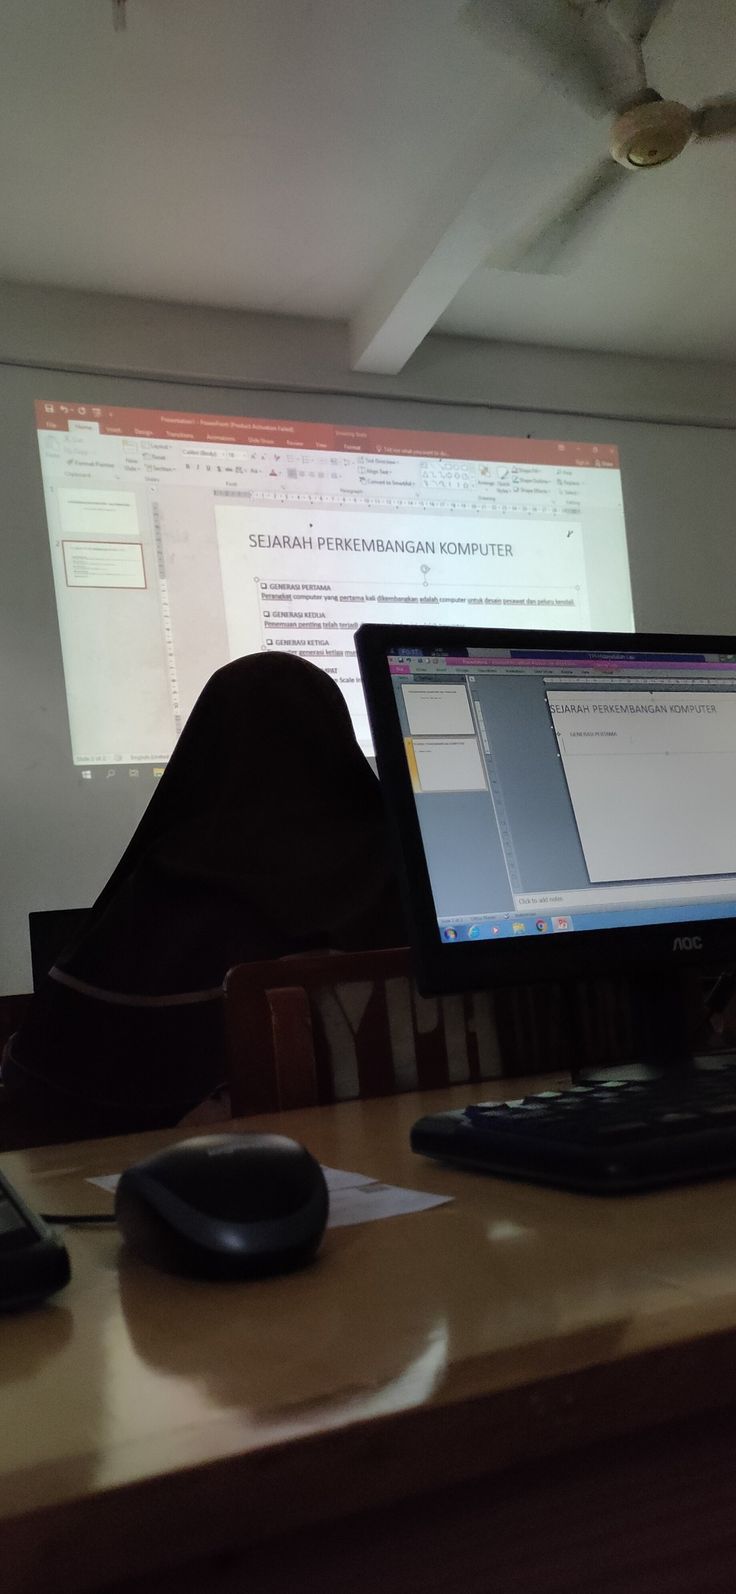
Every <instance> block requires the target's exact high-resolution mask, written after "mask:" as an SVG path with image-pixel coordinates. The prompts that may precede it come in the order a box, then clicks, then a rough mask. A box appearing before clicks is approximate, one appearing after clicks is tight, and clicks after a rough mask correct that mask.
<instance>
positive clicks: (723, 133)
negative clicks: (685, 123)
mask: <svg viewBox="0 0 736 1594" xmlns="http://www.w3.org/2000/svg"><path fill="white" fill-rule="evenodd" d="M693 134H694V136H695V138H734V137H736V94H723V95H721V97H720V99H717V100H706V102H705V105H699V106H698V109H697V111H693Z"/></svg>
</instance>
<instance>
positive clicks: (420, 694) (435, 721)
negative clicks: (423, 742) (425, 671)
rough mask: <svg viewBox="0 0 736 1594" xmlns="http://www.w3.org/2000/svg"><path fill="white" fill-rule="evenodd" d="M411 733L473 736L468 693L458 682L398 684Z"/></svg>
mask: <svg viewBox="0 0 736 1594" xmlns="http://www.w3.org/2000/svg"><path fill="white" fill-rule="evenodd" d="M401 694H402V697H403V699H404V707H405V709H406V717H407V720H408V722H409V730H410V731H411V734H412V736H423V735H424V736H442V735H448V736H451V735H453V734H454V735H455V736H474V735H475V726H474V724H473V716H472V713H471V711H470V703H469V701H468V693H467V690H466V688H465V686H464V685H462V686H402V688H401Z"/></svg>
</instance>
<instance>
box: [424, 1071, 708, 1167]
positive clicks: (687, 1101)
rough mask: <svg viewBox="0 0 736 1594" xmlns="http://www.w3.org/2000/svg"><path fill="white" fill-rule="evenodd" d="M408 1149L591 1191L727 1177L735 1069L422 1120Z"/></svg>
mask: <svg viewBox="0 0 736 1594" xmlns="http://www.w3.org/2000/svg"><path fill="white" fill-rule="evenodd" d="M411 1144H412V1147H413V1149H414V1150H415V1151H418V1152H421V1153H423V1154H424V1155H425V1156H429V1157H436V1158H440V1159H441V1160H442V1161H445V1162H451V1163H457V1164H462V1165H463V1166H466V1167H472V1168H479V1169H483V1170H485V1171H486V1172H487V1173H494V1174H500V1175H501V1176H503V1177H506V1178H517V1179H528V1180H533V1181H534V1182H536V1183H541V1184H550V1185H559V1186H561V1187H562V1188H563V1189H571V1190H587V1191H590V1192H594V1193H595V1192H598V1193H600V1194H606V1193H609V1194H611V1195H616V1194H623V1193H625V1192H627V1191H633V1190H646V1189H650V1188H653V1187H655V1186H657V1185H667V1184H678V1183H682V1182H685V1181H687V1180H691V1179H703V1178H713V1177H715V1176H716V1175H719V1174H726V1173H731V1172H733V1171H735V1170H736V1062H735V1061H733V1060H731V1059H729V1061H728V1063H727V1064H723V1063H721V1064H719V1065H717V1066H710V1065H705V1066H704V1067H703V1068H697V1067H693V1068H692V1069H687V1070H685V1071H683V1072H680V1073H677V1072H673V1073H671V1074H669V1075H667V1074H665V1075H664V1076H663V1077H662V1078H659V1079H655V1080H647V1081H636V1080H630V1081H628V1080H627V1081H620V1080H611V1081H609V1082H608V1083H606V1084H577V1085H571V1086H569V1087H568V1088H567V1089H562V1090H543V1091H540V1092H539V1093H538V1094H536V1095H534V1096H521V1097H517V1098H515V1099H513V1100H509V1101H503V1102H494V1101H488V1102H479V1103H478V1104H476V1105H473V1106H469V1107H466V1108H465V1109H464V1110H463V1111H460V1112H448V1113H435V1114H430V1115H429V1116H428V1117H426V1118H420V1119H419V1120H418V1122H417V1123H415V1124H414V1127H413V1129H412V1131H411Z"/></svg>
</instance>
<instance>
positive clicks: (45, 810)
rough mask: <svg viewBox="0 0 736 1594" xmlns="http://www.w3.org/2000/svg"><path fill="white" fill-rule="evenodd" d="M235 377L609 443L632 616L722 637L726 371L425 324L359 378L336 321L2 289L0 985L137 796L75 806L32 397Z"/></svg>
mask: <svg viewBox="0 0 736 1594" xmlns="http://www.w3.org/2000/svg"><path fill="white" fill-rule="evenodd" d="M74 373H90V374H89V375H85V374H74ZM121 378H127V379H128V380H125V381H123V380H121ZM172 383H184V384H187V385H186V386H182V387H181V388H179V387H175V386H173V385H172ZM201 384H206V386H207V387H208V388H211V389H212V391H211V392H209V393H206V394H202V393H201V391H200V392H199V394H198V393H197V391H196V388H197V387H199V386H200V385H201ZM229 389H231V390H232V391H228V390H229ZM244 389H253V390H254V392H253V400H252V406H253V407H252V410H251V413H252V412H255V413H260V414H269V413H270V414H272V415H274V416H278V415H293V416H295V417H299V416H300V415H304V416H306V415H310V414H311V415H315V414H317V415H319V416H322V417H324V418H334V419H340V418H342V417H345V416H348V415H351V416H352V417H353V418H355V419H356V420H364V421H368V422H371V421H372V422H373V423H374V424H375V423H378V424H380V422H381V420H384V421H388V422H389V423H390V422H393V423H395V424H396V425H408V426H422V425H426V426H427V427H430V428H431V427H440V428H442V429H447V430H452V429H456V430H458V431H468V430H477V431H498V432H499V433H517V434H524V433H530V434H532V435H534V436H553V437H560V438H565V437H570V438H575V439H577V440H579V441H586V440H587V439H591V440H593V441H595V440H605V441H610V442H615V443H618V445H619V447H620V448H621V453H622V466H623V475H624V496H625V503H626V514H627V526H628V532H629V548H630V556H631V568H632V581H633V589H634V602H635V613H636V619H637V625H638V627H639V628H640V629H642V630H646V629H651V630H668V629H671V630H683V631H688V630H690V631H697V630H700V629H702V630H704V631H712V632H716V631H723V632H727V633H729V634H730V633H731V632H736V602H735V601H734V593H735V592H736V537H734V508H733V506H734V504H736V440H735V438H734V430H735V429H736V370H735V369H734V367H733V366H728V365H725V364H719V365H714V364H708V363H704V362H703V363H694V362H692V363H691V362H682V361H654V360H643V359H642V360H632V359H627V358H624V357H620V356H616V355H595V354H581V353H576V352H569V351H557V350H551V349H535V348H527V347H523V346H519V345H511V344H491V343H483V342H478V341H474V340H469V339H459V338H441V337H435V338H430V339H428V340H427V342H426V343H425V344H424V345H423V346H422V348H421V349H420V350H419V351H418V352H417V354H416V355H415V357H414V359H413V360H412V361H411V362H410V364H409V365H408V366H407V367H406V369H405V371H404V372H402V373H401V375H400V376H398V377H395V378H386V377H369V376H365V375H360V376H357V375H353V374H352V373H351V372H350V371H349V370H348V362H347V336H346V329H345V328H344V327H343V326H341V325H339V324H337V323H329V322H311V321H299V320H296V319H293V318H277V317H264V316H251V315H244V314H240V313H238V312H228V311H210V310H203V309H200V308H194V307H192V308H188V307H184V306H181V305H167V304H161V303H151V302H147V303H142V302H138V301H134V300H126V299H112V298H107V297H104V296H102V295H99V296H98V295H84V294H76V293H68V292H60V291H58V292H57V291H54V290H40V289H33V288H27V287H22V286H18V285H4V286H2V285H0V482H1V483H2V488H1V489H0V491H1V492H2V521H1V522H0V661H1V665H2V690H1V691H0V749H1V750H2V757H1V758H0V783H1V784H2V791H3V798H2V814H3V822H2V831H1V833H0V992H3V991H18V990H24V989H28V988H29V987H30V963H29V956H28V941H27V913H28V911H29V909H34V908H36V909H38V908H55V907H73V906H81V905H85V904H86V903H88V902H90V901H91V900H92V899H93V897H94V896H95V895H96V894H97V892H98V891H99V889H100V888H101V886H102V885H103V884H104V881H105V879H106V877H107V875H108V873H109V871H110V869H111V868H112V866H113V864H114V863H115V861H116V859H117V857H118V856H119V854H120V851H121V850H122V848H123V846H124V845H125V843H126V841H127V840H128V838H129V836H130V833H131V831H132V829H133V828H134V825H135V823H136V821H137V818H138V814H139V811H140V806H139V805H140V802H141V799H140V798H138V797H137V794H136V791H135V788H134V787H133V789H126V788H125V786H124V784H123V783H122V782H121V783H120V787H121V789H119V790H116V792H115V796H114V797H113V796H112V794H111V793H110V794H108V801H107V802H106V803H105V805H104V809H100V808H96V809H95V810H94V812H93V811H92V810H90V809H89V807H87V806H86V805H85V801H84V800H83V799H82V798H81V795H80V785H81V782H80V780H79V778H78V773H77V772H75V770H74V769H73V767H72V765H71V760H70V757H69V750H68V728H67V719H66V709H65V702H64V690H63V679H62V673H61V663H60V652H59V642H58V633H57V628H56V619H55V608H54V601H53V590H52V582H51V571H50V561H49V558H48V537H47V532H46V525H45V516H44V509H43V498H42V493H41V484H40V470H39V466H38V458H37V448H36V439H35V432H34V429H33V416H32V409H31V401H32V399H33V398H34V397H47V398H54V397H57V398H61V399H64V397H67V398H69V399H74V398H78V399H80V400H82V401H84V400H85V399H86V400H87V401H88V402H93V403H94V402H97V401H98V400H99V401H102V402H118V403H122V404H126V403H127V404H130V403H133V404H138V403H140V404H143V405H145V404H149V403H150V404H152V405H158V404H159V402H161V403H165V404H174V403H175V404H177V405H178V406H179V407H181V408H187V407H191V408H197V409H199V408H202V409H219V410H220V411H221V412H222V411H224V412H225V413H228V412H230V411H232V412H233V413H237V412H238V411H240V412H241V413H242V412H245V413H247V412H248V411H249V409H250V408H251V400H250V396H249V393H248V392H246V391H243V390H244ZM310 395H311V396H310ZM314 395H321V396H317V397H315V396H314ZM336 395H337V396H336ZM387 399H390V400H391V401H392V402H391V403H390V404H388V405H387V404H386V402H385V401H386V400H387ZM381 400H383V401H384V402H383V404H382V403H381ZM476 406H480V407H481V408H478V407H476ZM130 784H131V787H132V786H133V783H130Z"/></svg>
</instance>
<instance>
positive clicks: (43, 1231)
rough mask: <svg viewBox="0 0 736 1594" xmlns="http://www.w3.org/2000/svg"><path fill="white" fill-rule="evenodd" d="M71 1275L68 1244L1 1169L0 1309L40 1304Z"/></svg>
mask: <svg viewBox="0 0 736 1594" xmlns="http://www.w3.org/2000/svg"><path fill="white" fill-rule="evenodd" d="M69 1275H70V1269H69V1254H68V1252H67V1249H66V1246H65V1245H64V1244H63V1243H62V1241H61V1240H60V1239H59V1238H58V1236H57V1235H56V1234H55V1233H54V1231H53V1229H50V1228H49V1226H48V1224H47V1223H44V1221H43V1218H39V1217H38V1215H37V1213H35V1212H32V1211H31V1209H30V1207H28V1206H26V1203H25V1201H23V1200H22V1199H21V1197H20V1196H19V1195H18V1192H17V1190H14V1189H13V1186H12V1184H11V1183H10V1182H9V1180H8V1179H6V1178H5V1175H4V1174H2V1173H0V1311H5V1312H7V1311H18V1310H20V1308H21V1307H24V1306H35V1305H37V1303H38V1302H39V1301H43V1300H45V1299H46V1296H47V1295H52V1294H53V1292H54V1290H60V1289H61V1288H62V1285H64V1284H68V1282H69Z"/></svg>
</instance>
